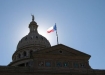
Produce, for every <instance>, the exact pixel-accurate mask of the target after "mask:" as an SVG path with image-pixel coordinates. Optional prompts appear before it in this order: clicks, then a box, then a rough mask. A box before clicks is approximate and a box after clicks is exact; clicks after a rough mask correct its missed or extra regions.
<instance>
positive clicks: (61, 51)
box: [35, 44, 90, 57]
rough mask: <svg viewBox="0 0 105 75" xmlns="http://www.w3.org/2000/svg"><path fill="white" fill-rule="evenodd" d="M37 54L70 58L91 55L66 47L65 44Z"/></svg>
mask: <svg viewBox="0 0 105 75" xmlns="http://www.w3.org/2000/svg"><path fill="white" fill-rule="evenodd" d="M35 53H36V54H50V55H52V54H53V55H54V54H55V55H69V56H88V57H90V55H88V54H86V53H83V52H81V51H78V50H76V49H73V48H71V47H68V46H65V45H63V44H59V45H55V46H52V47H50V48H46V49H43V50H40V51H37V52H35Z"/></svg>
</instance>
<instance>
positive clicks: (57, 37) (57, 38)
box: [55, 23, 59, 45]
mask: <svg viewBox="0 0 105 75" xmlns="http://www.w3.org/2000/svg"><path fill="white" fill-rule="evenodd" d="M55 25H56V23H55ZM56 36H57V45H58V44H59V42H58V33H57V25H56Z"/></svg>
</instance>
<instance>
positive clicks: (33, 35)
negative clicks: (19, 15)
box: [17, 19, 51, 50]
mask: <svg viewBox="0 0 105 75" xmlns="http://www.w3.org/2000/svg"><path fill="white" fill-rule="evenodd" d="M37 28H38V25H37V23H36V22H35V21H34V19H32V21H31V22H30V24H29V29H30V32H29V34H28V35H26V36H25V37H23V38H22V39H21V40H20V41H19V43H18V45H17V50H18V49H21V48H24V47H30V46H37V47H38V46H39V47H38V48H37V49H39V48H42V47H43V48H47V47H51V45H50V43H49V41H48V40H47V39H46V38H45V37H44V36H42V35H40V34H39V33H38V31H37ZM39 50H40V49H39Z"/></svg>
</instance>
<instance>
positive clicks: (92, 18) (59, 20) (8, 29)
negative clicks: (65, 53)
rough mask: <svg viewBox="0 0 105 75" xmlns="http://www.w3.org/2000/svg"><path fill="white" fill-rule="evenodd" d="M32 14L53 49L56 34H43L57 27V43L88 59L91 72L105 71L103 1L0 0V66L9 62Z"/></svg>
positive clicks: (104, 16) (104, 1) (104, 4)
mask: <svg viewBox="0 0 105 75" xmlns="http://www.w3.org/2000/svg"><path fill="white" fill-rule="evenodd" d="M31 14H34V16H35V21H36V22H37V24H38V25H39V27H38V31H39V33H40V34H42V35H43V36H45V37H46V38H47V39H48V40H49V41H50V43H51V45H52V46H53V45H56V34H55V32H54V33H51V34H47V33H46V30H47V29H48V28H49V27H51V26H53V25H54V24H55V23H56V24H57V28H58V35H59V42H60V43H62V44H64V45H67V46H69V47H72V48H74V49H77V50H79V51H82V52H85V53H87V54H89V55H91V58H90V60H89V64H90V66H91V67H92V68H94V69H105V0H0V65H7V64H9V62H11V61H12V59H11V57H12V54H13V53H14V51H15V50H16V47H17V44H18V41H19V40H20V39H21V38H22V37H24V36H25V35H27V34H28V32H29V28H28V25H29V23H30V22H31Z"/></svg>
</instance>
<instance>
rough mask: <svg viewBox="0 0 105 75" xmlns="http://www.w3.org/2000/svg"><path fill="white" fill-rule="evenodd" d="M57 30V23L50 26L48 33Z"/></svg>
mask: <svg viewBox="0 0 105 75" xmlns="http://www.w3.org/2000/svg"><path fill="white" fill-rule="evenodd" d="M56 30H57V27H56V24H55V25H54V26H52V27H50V28H49V29H48V30H47V33H51V32H54V31H56Z"/></svg>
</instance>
